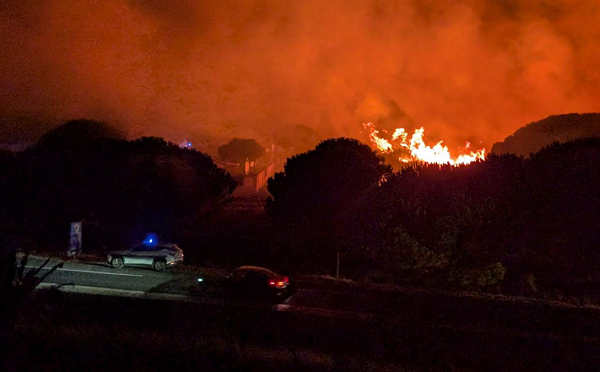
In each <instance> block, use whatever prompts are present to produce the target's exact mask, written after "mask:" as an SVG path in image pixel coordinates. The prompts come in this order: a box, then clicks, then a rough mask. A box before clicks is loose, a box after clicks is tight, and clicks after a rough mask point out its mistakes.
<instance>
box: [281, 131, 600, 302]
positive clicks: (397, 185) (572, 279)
mask: <svg viewBox="0 0 600 372" xmlns="http://www.w3.org/2000/svg"><path fill="white" fill-rule="evenodd" d="M324 144H328V145H329V146H334V147H337V151H338V152H337V153H335V152H334V153H335V154H336V155H333V156H332V155H330V154H331V153H332V151H330V150H327V151H326V150H325V147H326V146H325V145H324ZM324 144H322V145H320V146H319V147H317V148H316V149H315V150H314V151H312V152H308V153H305V154H302V155H298V156H296V157H294V158H292V159H290V160H289V161H288V164H287V165H286V169H285V173H282V174H277V175H276V176H275V178H274V179H272V180H271V182H270V183H269V191H271V194H272V195H273V198H274V200H273V201H271V206H272V207H271V209H270V211H271V213H272V215H273V217H274V218H275V219H276V220H277V221H279V222H285V221H286V219H282V218H281V217H280V216H285V217H286V218H290V217H291V216H296V218H295V219H294V220H291V221H289V220H287V221H288V222H287V223H286V227H287V228H288V229H290V230H291V231H294V232H296V234H288V236H290V237H291V238H290V242H289V244H290V245H293V246H303V245H306V246H311V247H319V248H318V249H319V251H320V252H321V253H325V254H328V255H329V257H330V259H329V271H330V272H331V270H332V268H333V262H334V259H333V257H332V253H331V252H332V251H341V252H344V254H343V262H345V265H343V269H344V270H345V271H344V270H343V273H344V274H345V275H347V276H352V277H357V278H359V277H370V278H371V279H373V280H382V281H389V282H397V283H413V284H420V285H432V286H441V287H446V288H472V289H475V288H482V287H491V286H493V287H495V288H499V289H502V288H501V287H502V286H503V287H504V288H503V289H506V290H510V291H518V292H519V293H524V292H532V291H538V290H544V291H550V290H559V291H566V292H569V293H574V292H581V293H584V292H593V291H594V286H595V285H596V284H597V283H600V277H599V275H598V270H597V267H598V264H600V256H599V255H598V246H599V245H598V244H599V242H600V139H586V140H579V141H574V142H570V143H566V144H554V145H551V146H548V147H545V148H543V149H542V150H541V151H539V152H538V153H536V154H534V155H533V156H532V157H530V158H527V159H525V158H522V157H517V156H514V155H502V156H490V157H489V158H488V160H486V161H485V162H479V163H475V164H471V165H469V166H462V167H458V168H455V167H450V166H441V167H440V166H437V165H424V164H415V165H413V166H412V167H409V168H406V169H404V170H402V171H399V172H396V173H394V174H387V175H386V176H385V178H386V181H385V182H381V179H380V176H381V175H382V173H385V168H383V167H382V168H377V167H375V166H374V163H373V167H372V168H368V167H367V168H365V167H361V166H359V165H360V164H365V163H368V162H369V161H371V162H372V161H373V159H374V158H375V154H373V153H369V152H368V151H364V152H363V153H359V152H357V151H354V150H353V149H352V147H353V146H348V145H347V144H344V143H343V142H342V141H341V140H338V141H337V142H336V141H328V142H325V143H324ZM356 146H358V145H356ZM316 159H317V160H316ZM297 164H300V165H302V166H303V167H304V168H305V169H304V171H303V172H299V171H297V170H296V168H298V167H299V165H297ZM373 169H378V170H379V171H378V172H373ZM299 174H301V175H302V176H299ZM354 182H356V184H355V183H354ZM369 186H370V187H369ZM348 190H350V193H348ZM332 195H333V197H332ZM333 200H335V203H334V204H333V205H332V204H331V203H333ZM319 226H320V227H319ZM319 231H324V233H319ZM321 237H322V239H321ZM316 256H317V255H316ZM317 262H318V261H317Z"/></svg>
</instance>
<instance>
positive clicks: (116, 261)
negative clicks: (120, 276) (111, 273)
mask: <svg viewBox="0 0 600 372" xmlns="http://www.w3.org/2000/svg"><path fill="white" fill-rule="evenodd" d="M110 264H111V265H112V267H114V268H115V269H120V268H122V267H123V259H122V258H121V257H115V258H113V259H112V260H110Z"/></svg>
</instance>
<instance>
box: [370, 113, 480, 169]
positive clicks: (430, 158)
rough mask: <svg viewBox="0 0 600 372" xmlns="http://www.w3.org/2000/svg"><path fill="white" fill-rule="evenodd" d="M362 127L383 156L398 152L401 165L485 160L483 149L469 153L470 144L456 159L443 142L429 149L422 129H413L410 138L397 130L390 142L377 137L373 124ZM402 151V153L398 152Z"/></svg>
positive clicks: (456, 164) (404, 132)
mask: <svg viewBox="0 0 600 372" xmlns="http://www.w3.org/2000/svg"><path fill="white" fill-rule="evenodd" d="M363 127H364V128H365V129H366V130H367V131H368V132H369V139H370V140H371V143H372V144H373V145H374V146H375V147H377V149H378V150H379V151H381V152H382V153H384V154H392V153H396V152H399V153H401V154H402V155H400V156H399V157H398V160H400V161H401V162H403V163H411V162H424V163H431V164H440V165H441V164H450V165H453V166H458V165H462V164H469V163H472V162H474V161H476V160H485V149H480V150H477V151H470V150H469V149H470V147H471V144H470V143H469V142H467V143H466V145H465V148H464V151H462V153H461V154H459V155H458V156H456V157H453V156H452V155H451V154H450V150H448V146H444V145H443V142H444V141H439V142H438V143H437V144H436V145H435V146H433V147H431V146H428V145H427V144H425V141H424V140H423V135H424V133H425V129H424V128H420V129H415V132H414V133H413V134H412V136H410V138H409V134H408V132H406V130H405V129H404V128H397V129H396V130H395V131H394V133H393V134H392V139H391V141H388V140H387V139H385V138H382V137H380V136H379V130H377V129H376V128H375V126H374V125H373V123H366V124H363ZM398 150H404V151H398Z"/></svg>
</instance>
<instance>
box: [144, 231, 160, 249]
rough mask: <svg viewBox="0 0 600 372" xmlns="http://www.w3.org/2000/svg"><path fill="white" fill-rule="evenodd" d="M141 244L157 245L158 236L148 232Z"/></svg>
mask: <svg viewBox="0 0 600 372" xmlns="http://www.w3.org/2000/svg"><path fill="white" fill-rule="evenodd" d="M142 244H144V245H148V246H152V247H154V246H156V245H158V237H157V236H156V234H154V233H150V234H148V235H147V236H146V238H145V239H144V241H143V242H142Z"/></svg>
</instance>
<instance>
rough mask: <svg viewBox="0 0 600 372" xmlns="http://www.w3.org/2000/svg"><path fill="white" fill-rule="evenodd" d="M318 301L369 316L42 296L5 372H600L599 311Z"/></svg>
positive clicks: (7, 355)
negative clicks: (355, 306) (356, 307)
mask: <svg viewBox="0 0 600 372" xmlns="http://www.w3.org/2000/svg"><path fill="white" fill-rule="evenodd" d="M314 293H315V294H314V295H317V294H316V293H318V292H314ZM319 296H330V298H329V300H326V299H323V301H321V302H323V303H327V302H329V303H332V304H333V303H337V307H343V306H341V305H343V304H340V302H343V299H347V300H348V302H349V303H363V304H364V305H365V306H364V308H366V309H369V310H371V311H370V312H368V313H360V312H356V311H348V312H344V311H337V312H335V313H330V312H326V311H325V312H319V311H309V310H307V311H301V310H302V308H300V310H297V311H293V312H292V311H285V309H286V306H291V307H293V305H286V304H279V305H278V304H274V303H269V302H258V303H248V302H239V303H238V304H236V303H227V304H226V305H223V304H222V303H220V304H209V303H196V302H185V301H173V300H170V301H169V300H148V299H142V298H140V299H133V298H124V297H110V296H93V295H84V294H74V293H54V292H50V291H39V292H37V293H36V294H35V296H34V298H33V299H32V300H31V302H30V303H29V304H27V306H26V311H23V312H22V313H21V316H20V317H19V319H18V322H17V324H16V328H15V330H14V331H12V332H10V333H8V334H6V335H3V337H2V340H1V341H0V342H1V345H0V346H1V359H0V370H1V371H72V370H73V371H167V370H173V371H192V370H193V371H216V370H240V371H276V370H277V371H282V370H285V371H311V370H315V371H316V370H326V371H365V370H373V371H380V370H389V371H402V370H407V371H596V370H598V369H599V368H600V342H599V338H598V336H599V335H600V333H599V332H598V330H599V329H600V323H599V322H598V320H599V319H600V317H599V316H598V314H599V313H598V311H597V310H594V309H580V308H565V307H560V306H556V307H554V306H540V305H537V304H532V303H510V302H496V301H487V300H485V301H484V300H479V299H457V298H451V297H447V298H446V297H443V296H442V297H439V296H428V295H422V296H419V295H414V296H410V297H403V298H398V299H394V298H390V294H386V295H385V296H382V295H381V294H370V293H362V292H353V291H347V292H331V293H330V294H329V295H328V294H326V293H321V294H320V295H319ZM287 303H288V304H293V297H292V299H291V300H290V301H287ZM332 306H333V305H332ZM278 309H279V310H278ZM384 309H385V310H384ZM394 309H395V310H394Z"/></svg>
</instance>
